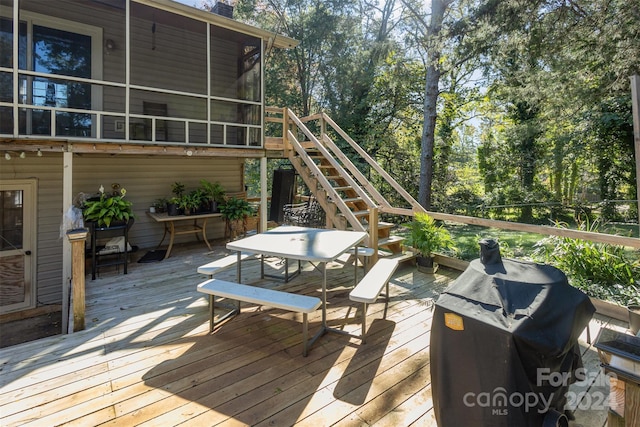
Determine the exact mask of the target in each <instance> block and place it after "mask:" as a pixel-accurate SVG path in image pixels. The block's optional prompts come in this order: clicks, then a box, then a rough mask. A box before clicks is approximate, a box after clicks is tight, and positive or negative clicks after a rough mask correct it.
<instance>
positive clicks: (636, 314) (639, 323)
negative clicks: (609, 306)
mask: <svg viewBox="0 0 640 427" xmlns="http://www.w3.org/2000/svg"><path fill="white" fill-rule="evenodd" d="M627 309H628V310H629V330H630V331H631V333H632V334H633V335H636V334H637V333H638V331H640V305H630V306H628V307H627Z"/></svg>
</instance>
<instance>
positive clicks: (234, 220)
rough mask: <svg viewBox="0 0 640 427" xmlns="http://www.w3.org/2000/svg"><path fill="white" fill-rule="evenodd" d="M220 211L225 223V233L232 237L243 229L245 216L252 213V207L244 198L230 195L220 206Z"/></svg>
mask: <svg viewBox="0 0 640 427" xmlns="http://www.w3.org/2000/svg"><path fill="white" fill-rule="evenodd" d="M220 213H221V214H222V218H224V220H225V223H226V229H227V235H228V236H230V237H231V238H232V239H234V238H235V237H236V236H237V235H238V234H239V233H238V232H239V231H241V230H244V228H245V223H246V220H247V217H249V216H251V215H253V208H252V207H251V205H250V204H249V202H247V201H246V200H244V199H239V198H236V197H231V198H230V199H229V200H227V201H226V202H225V203H224V205H222V206H221V207H220Z"/></svg>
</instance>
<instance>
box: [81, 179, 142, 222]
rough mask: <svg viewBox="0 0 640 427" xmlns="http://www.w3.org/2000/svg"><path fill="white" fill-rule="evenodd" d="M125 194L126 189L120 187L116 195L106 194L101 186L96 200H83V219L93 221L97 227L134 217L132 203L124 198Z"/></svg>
mask: <svg viewBox="0 0 640 427" xmlns="http://www.w3.org/2000/svg"><path fill="white" fill-rule="evenodd" d="M126 194H127V190H126V189H124V188H122V189H120V192H119V193H118V194H117V195H108V194H106V193H105V192H104V187H102V186H101V187H100V198H99V199H98V200H87V201H86V202H84V206H83V209H82V215H83V217H84V219H85V221H95V222H97V224H98V226H99V227H103V226H104V227H110V226H111V224H112V223H113V222H115V221H129V219H130V218H133V217H134V215H133V212H132V210H131V207H132V205H133V203H131V202H130V201H129V200H125V195H126Z"/></svg>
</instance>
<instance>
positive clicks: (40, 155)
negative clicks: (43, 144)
mask: <svg viewBox="0 0 640 427" xmlns="http://www.w3.org/2000/svg"><path fill="white" fill-rule="evenodd" d="M36 155H37V156H38V157H42V151H40V149H39V148H38V154H36Z"/></svg>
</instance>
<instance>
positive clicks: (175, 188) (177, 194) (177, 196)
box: [167, 181, 184, 216]
mask: <svg viewBox="0 0 640 427" xmlns="http://www.w3.org/2000/svg"><path fill="white" fill-rule="evenodd" d="M171 192H172V193H173V197H171V198H170V199H169V200H168V201H167V214H168V215H169V216H176V215H180V206H179V205H180V202H181V200H182V195H183V193H184V184H182V183H181V182H178V181H176V182H174V183H173V184H171Z"/></svg>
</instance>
